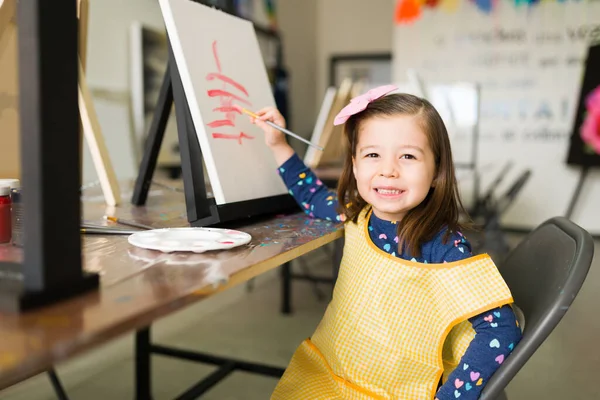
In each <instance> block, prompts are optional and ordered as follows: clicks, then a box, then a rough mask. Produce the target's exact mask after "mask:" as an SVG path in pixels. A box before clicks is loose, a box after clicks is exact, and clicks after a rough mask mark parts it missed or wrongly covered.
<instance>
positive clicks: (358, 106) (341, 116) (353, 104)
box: [333, 85, 398, 125]
mask: <svg viewBox="0 0 600 400" xmlns="http://www.w3.org/2000/svg"><path fill="white" fill-rule="evenodd" d="M396 89H398V87H397V86H395V85H385V86H379V87H376V88H373V89H371V90H369V91H368V92H367V93H364V94H361V95H360V96H356V97H355V98H353V99H352V100H350V104H348V105H347V106H346V107H344V108H342V111H340V112H339V113H338V115H336V116H335V119H334V120H333V125H341V124H343V123H344V122H346V121H347V120H348V118H350V117H351V116H353V115H354V114H358V113H359V112H361V111H364V110H365V108H367V106H368V105H369V103H370V102H372V101H374V100H377V99H378V98H380V97H383V96H385V95H386V94H388V93H390V92H393V91H394V90H396Z"/></svg>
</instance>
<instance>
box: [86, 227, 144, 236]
mask: <svg viewBox="0 0 600 400" xmlns="http://www.w3.org/2000/svg"><path fill="white" fill-rule="evenodd" d="M79 232H80V233H95V234H98V235H133V234H134V233H138V232H140V231H129V230H125V229H110V228H108V229H106V228H80V229H79Z"/></svg>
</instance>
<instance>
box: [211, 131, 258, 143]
mask: <svg viewBox="0 0 600 400" xmlns="http://www.w3.org/2000/svg"><path fill="white" fill-rule="evenodd" d="M212 137H213V138H215V139H229V140H232V139H236V140H237V141H238V143H239V144H242V139H254V136H250V135H246V134H245V133H244V132H241V133H240V134H239V135H235V134H231V133H213V134H212Z"/></svg>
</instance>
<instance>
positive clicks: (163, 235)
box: [128, 228, 252, 253]
mask: <svg viewBox="0 0 600 400" xmlns="http://www.w3.org/2000/svg"><path fill="white" fill-rule="evenodd" d="M250 240H252V236H250V235H249V234H247V233H245V232H240V231H235V230H231V229H220V228H165V229H153V230H149V231H140V232H137V233H134V234H133V235H131V236H129V238H128V241H129V243H130V244H132V245H134V246H137V247H141V248H144V249H150V250H158V251H162V252H164V253H172V252H174V251H191V252H194V253H204V252H205V251H208V250H225V249H231V248H233V247H237V246H241V245H244V244H246V243H249V242H250Z"/></svg>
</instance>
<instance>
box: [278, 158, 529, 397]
mask: <svg viewBox="0 0 600 400" xmlns="http://www.w3.org/2000/svg"><path fill="white" fill-rule="evenodd" d="M279 174H280V175H281V177H282V178H283V181H284V182H285V184H286V186H287V187H288V190H289V193H290V194H291V195H292V196H293V197H294V198H295V199H296V201H297V202H298V204H299V205H300V207H301V208H302V209H303V210H304V212H305V213H306V214H308V215H309V216H311V217H314V218H321V219H326V220H329V221H343V220H344V217H343V216H342V215H340V214H338V212H337V206H338V200H337V195H336V193H335V192H333V191H331V190H329V189H328V188H327V187H326V186H325V185H323V183H322V182H321V181H320V180H319V179H318V178H317V177H316V175H315V174H314V172H312V171H311V170H310V169H309V168H308V167H307V166H306V165H305V164H304V163H303V162H302V160H300V158H299V157H298V155H296V154H294V155H293V156H292V157H290V159H289V160H287V161H286V162H285V163H284V164H283V165H281V167H280V168H279ZM445 233H446V229H441V230H440V232H438V234H437V235H436V236H435V237H434V238H433V239H432V240H430V241H429V242H427V243H425V244H424V245H423V246H422V247H421V255H420V256H419V257H413V256H412V255H411V254H410V253H409V251H408V249H404V250H403V251H402V254H397V251H398V236H397V225H396V222H395V221H385V220H382V219H380V218H378V217H377V216H376V215H375V214H374V213H371V217H370V220H369V236H370V238H371V240H372V241H373V243H375V245H376V246H377V247H379V248H380V249H382V250H383V251H386V252H388V253H390V254H392V255H394V256H397V257H399V258H402V259H405V260H411V261H416V262H421V263H444V262H452V261H459V260H462V259H465V258H468V257H471V256H472V253H471V244H470V243H469V241H468V240H467V239H466V238H465V237H464V236H463V235H462V234H461V233H460V232H451V233H450V236H449V238H448V240H447V241H444V240H443V237H444V236H445ZM469 322H470V323H471V324H472V326H473V330H474V331H475V337H474V338H473V340H472V341H471V343H470V344H469V347H468V348H467V350H466V352H465V354H464V355H463V357H462V358H461V360H460V363H459V365H458V366H457V367H456V368H455V370H454V371H453V372H452V373H451V374H450V376H449V377H448V379H447V380H446V382H445V383H444V384H443V385H441V387H440V388H439V390H438V392H437V394H436V398H437V399H439V400H453V399H457V398H459V397H460V399H461V400H471V399H477V398H479V395H480V394H481V391H482V390H483V387H484V386H485V384H486V382H487V381H488V380H489V379H490V377H491V376H492V375H493V374H494V372H496V370H497V369H498V367H499V366H500V364H502V362H504V359H505V358H506V357H507V356H508V355H509V354H510V353H511V352H512V350H513V349H514V346H516V345H517V343H518V342H519V340H520V339H521V330H520V328H519V325H518V323H517V318H516V316H515V314H514V312H513V310H512V308H511V307H510V306H508V305H506V306H503V307H499V308H495V309H492V310H489V311H486V312H485V313H483V314H480V315H477V316H474V317H472V318H470V319H469Z"/></svg>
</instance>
